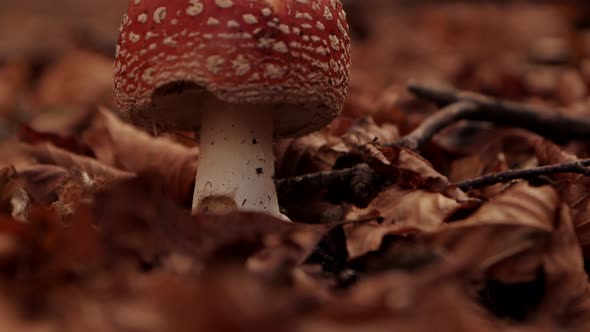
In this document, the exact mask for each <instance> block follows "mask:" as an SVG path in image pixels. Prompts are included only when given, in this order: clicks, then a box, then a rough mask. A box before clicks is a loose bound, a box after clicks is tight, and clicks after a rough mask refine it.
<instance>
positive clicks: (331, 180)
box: [276, 164, 380, 200]
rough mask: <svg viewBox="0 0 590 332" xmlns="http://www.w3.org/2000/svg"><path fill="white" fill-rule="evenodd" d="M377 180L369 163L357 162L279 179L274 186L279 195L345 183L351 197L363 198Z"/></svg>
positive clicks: (372, 189)
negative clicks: (348, 166)
mask: <svg viewBox="0 0 590 332" xmlns="http://www.w3.org/2000/svg"><path fill="white" fill-rule="evenodd" d="M378 182H380V181H379V180H378V176H377V173H376V172H375V171H374V170H373V169H372V168H371V167H369V165H367V164H359V165H356V166H354V167H351V168H345V169H339V170H334V171H326V172H318V173H310V174H305V175H300V176H295V177H290V178H284V179H279V180H276V186H277V192H278V193H279V195H281V194H282V195H285V194H290V193H292V192H307V191H317V190H319V189H322V188H330V187H333V186H337V185H345V186H346V188H347V190H348V191H349V194H351V196H352V197H355V198H356V199H359V200H364V199H366V198H367V197H369V196H371V195H372V194H373V192H374V191H375V190H374V188H376V187H377V185H376V184H377V183H378Z"/></svg>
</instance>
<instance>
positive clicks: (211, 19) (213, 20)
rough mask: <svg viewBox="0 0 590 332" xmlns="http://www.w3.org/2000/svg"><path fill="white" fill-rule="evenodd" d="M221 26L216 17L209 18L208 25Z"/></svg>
mask: <svg viewBox="0 0 590 332" xmlns="http://www.w3.org/2000/svg"><path fill="white" fill-rule="evenodd" d="M218 24H219V20H218V19H216V18H215V17H209V18H208V19H207V25H218Z"/></svg>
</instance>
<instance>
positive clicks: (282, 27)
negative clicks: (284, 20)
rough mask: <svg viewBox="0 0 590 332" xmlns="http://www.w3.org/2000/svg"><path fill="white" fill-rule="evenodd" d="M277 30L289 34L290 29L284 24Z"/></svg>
mask: <svg viewBox="0 0 590 332" xmlns="http://www.w3.org/2000/svg"><path fill="white" fill-rule="evenodd" d="M279 30H281V31H282V32H283V33H284V34H289V33H290V32H291V29H290V28H289V26H288V25H286V24H279Z"/></svg>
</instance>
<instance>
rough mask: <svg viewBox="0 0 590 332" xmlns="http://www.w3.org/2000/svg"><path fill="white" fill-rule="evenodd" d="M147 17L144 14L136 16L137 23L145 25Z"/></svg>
mask: <svg viewBox="0 0 590 332" xmlns="http://www.w3.org/2000/svg"><path fill="white" fill-rule="evenodd" d="M147 19H148V16H147V14H146V13H143V14H139V16H137V22H139V23H145V22H147Z"/></svg>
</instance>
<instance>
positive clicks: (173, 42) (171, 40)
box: [163, 37, 178, 46]
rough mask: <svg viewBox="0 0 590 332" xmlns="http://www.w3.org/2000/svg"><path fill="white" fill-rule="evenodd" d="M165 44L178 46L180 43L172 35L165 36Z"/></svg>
mask: <svg viewBox="0 0 590 332" xmlns="http://www.w3.org/2000/svg"><path fill="white" fill-rule="evenodd" d="M163 42H164V45H167V46H176V45H177V44H178V42H177V41H176V40H174V39H173V38H172V37H166V38H164V41H163Z"/></svg>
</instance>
